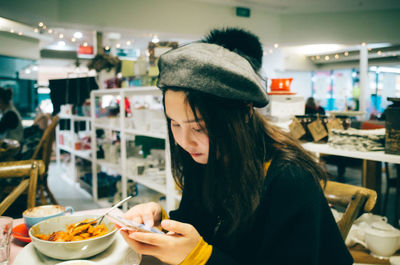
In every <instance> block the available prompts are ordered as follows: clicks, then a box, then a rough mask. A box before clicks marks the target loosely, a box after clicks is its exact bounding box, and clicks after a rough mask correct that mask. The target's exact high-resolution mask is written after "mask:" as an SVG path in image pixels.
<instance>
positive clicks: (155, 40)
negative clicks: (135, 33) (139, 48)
mask: <svg viewBox="0 0 400 265" xmlns="http://www.w3.org/2000/svg"><path fill="white" fill-rule="evenodd" d="M159 41H160V39H159V38H158V37H157V35H154V37H153V39H152V40H151V42H153V43H158V42H159Z"/></svg>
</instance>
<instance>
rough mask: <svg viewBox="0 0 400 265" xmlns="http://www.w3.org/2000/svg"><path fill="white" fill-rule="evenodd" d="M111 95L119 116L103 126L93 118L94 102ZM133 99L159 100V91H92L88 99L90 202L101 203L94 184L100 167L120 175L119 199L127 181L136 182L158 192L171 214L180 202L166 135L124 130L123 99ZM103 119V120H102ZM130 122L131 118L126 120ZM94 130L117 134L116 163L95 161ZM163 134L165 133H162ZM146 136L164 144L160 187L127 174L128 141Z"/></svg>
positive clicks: (156, 89) (136, 89)
mask: <svg viewBox="0 0 400 265" xmlns="http://www.w3.org/2000/svg"><path fill="white" fill-rule="evenodd" d="M106 95H112V96H115V97H118V98H119V100H120V104H119V108H120V110H119V113H120V114H122V115H119V118H118V120H115V118H114V120H111V119H110V122H107V123H104V120H103V122H100V119H98V118H96V116H95V113H96V98H98V97H102V96H106ZM134 96H161V91H160V90H159V89H158V88H157V87H132V88H123V89H103V90H93V91H92V92H91V95H90V101H91V113H92V116H91V123H92V125H93V126H92V130H91V133H92V134H91V146H92V156H91V157H92V162H93V163H92V176H93V180H92V183H93V186H92V189H93V192H92V194H93V198H94V200H95V201H96V202H99V203H103V204H104V202H103V201H102V200H99V198H98V182H97V165H101V166H102V167H106V168H108V169H111V170H113V171H115V172H117V173H119V174H120V175H121V183H122V185H121V186H122V197H126V196H127V182H128V180H129V179H131V180H134V181H135V182H137V183H139V184H141V185H143V186H145V187H147V188H149V189H151V190H154V191H157V192H159V193H161V194H164V195H165V196H166V208H167V209H166V210H167V211H169V210H172V209H174V208H175V205H176V201H177V200H180V195H179V193H178V192H177V191H176V190H175V184H174V181H173V178H172V174H171V161H170V156H169V142H168V137H167V133H166V132H164V131H163V130H153V131H144V130H137V129H131V128H127V124H128V122H129V121H128V118H127V117H125V115H124V113H125V100H122V99H125V97H134ZM102 119H104V118H102ZM129 119H130V120H131V119H132V118H129ZM96 129H103V130H111V131H115V132H119V136H120V141H121V146H120V150H121V152H120V153H121V157H120V159H119V161H118V163H110V162H106V161H104V160H102V159H97V156H96V151H97V142H98V139H97V138H96V137H97V136H96ZM165 131H166V130H165ZM135 135H140V136H148V137H152V138H156V139H164V140H165V184H164V181H163V183H160V182H159V181H154V180H153V179H151V178H149V177H148V176H144V175H132V174H131V173H130V171H129V170H128V166H129V165H128V164H127V140H128V139H129V138H130V136H135ZM126 207H127V206H126V204H124V209H123V210H124V211H125V210H126Z"/></svg>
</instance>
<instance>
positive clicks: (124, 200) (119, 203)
mask: <svg viewBox="0 0 400 265" xmlns="http://www.w3.org/2000/svg"><path fill="white" fill-rule="evenodd" d="M130 198H132V196H128V197H126V198H125V199H123V200H122V201H120V202H118V203H117V204H115V205H114V206H113V207H111V208H110V209H108V211H107V212H105V213H104V214H103V215H102V216H100V217H101V219H100V222H99V224H100V223H101V222H102V221H103V218H104V216H106V215H107V214H108V213H109V212H111V211H112V210H114V209H115V208H117V207H118V206H120V205H121V204H123V203H124V202H126V201H127V200H129V199H130ZM100 217H99V218H100Z"/></svg>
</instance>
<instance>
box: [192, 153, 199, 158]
mask: <svg viewBox="0 0 400 265" xmlns="http://www.w3.org/2000/svg"><path fill="white" fill-rule="evenodd" d="M190 155H191V156H193V157H197V156H201V153H190Z"/></svg>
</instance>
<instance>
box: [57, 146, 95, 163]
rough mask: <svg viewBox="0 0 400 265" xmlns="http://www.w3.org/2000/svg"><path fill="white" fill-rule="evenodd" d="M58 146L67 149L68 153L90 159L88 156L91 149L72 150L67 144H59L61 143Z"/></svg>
mask: <svg viewBox="0 0 400 265" xmlns="http://www.w3.org/2000/svg"><path fill="white" fill-rule="evenodd" d="M58 148H59V149H60V150H64V151H67V152H68V153H71V154H73V155H75V156H77V157H80V158H83V159H86V160H89V161H92V158H91V157H90V154H91V152H92V151H91V150H74V149H72V148H71V147H69V146H66V145H61V144H59V145H58Z"/></svg>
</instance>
